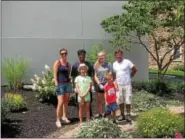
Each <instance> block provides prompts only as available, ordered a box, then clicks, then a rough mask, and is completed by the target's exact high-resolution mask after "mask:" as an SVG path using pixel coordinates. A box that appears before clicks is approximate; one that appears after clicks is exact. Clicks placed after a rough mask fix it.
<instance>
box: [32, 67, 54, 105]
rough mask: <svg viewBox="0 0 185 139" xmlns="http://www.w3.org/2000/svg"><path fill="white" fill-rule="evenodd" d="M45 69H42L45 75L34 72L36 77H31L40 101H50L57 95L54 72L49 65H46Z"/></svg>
mask: <svg viewBox="0 0 185 139" xmlns="http://www.w3.org/2000/svg"><path fill="white" fill-rule="evenodd" d="M44 68H45V71H42V75H43V77H39V76H38V75H36V74H34V79H33V78H31V82H32V83H33V88H32V89H33V90H35V91H36V92H37V94H36V98H38V99H39V101H42V102H43V101H50V100H51V99H53V97H55V85H54V82H53V73H52V71H51V69H50V67H49V66H48V65H45V67H44Z"/></svg>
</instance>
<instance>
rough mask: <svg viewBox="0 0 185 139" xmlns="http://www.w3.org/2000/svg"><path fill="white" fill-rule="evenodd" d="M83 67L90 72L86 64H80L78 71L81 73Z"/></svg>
mask: <svg viewBox="0 0 185 139" xmlns="http://www.w3.org/2000/svg"><path fill="white" fill-rule="evenodd" d="M81 67H86V69H87V70H88V69H89V68H88V67H87V65H85V64H84V63H82V64H80V65H79V66H78V71H80V68H81Z"/></svg>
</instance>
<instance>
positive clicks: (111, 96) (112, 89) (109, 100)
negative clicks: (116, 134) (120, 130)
mask: <svg viewBox="0 0 185 139" xmlns="http://www.w3.org/2000/svg"><path fill="white" fill-rule="evenodd" d="M105 78H106V80H107V84H106V85H105V87H104V91H105V93H104V97H105V104H106V107H105V114H106V115H107V114H109V113H112V118H113V122H116V111H117V109H118V105H117V103H116V99H117V97H116V93H117V91H118V87H117V85H116V83H114V80H113V75H112V73H107V74H106V76H105Z"/></svg>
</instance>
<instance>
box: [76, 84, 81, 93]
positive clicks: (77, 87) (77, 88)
mask: <svg viewBox="0 0 185 139" xmlns="http://www.w3.org/2000/svg"><path fill="white" fill-rule="evenodd" d="M75 87H76V90H77V94H79V95H80V94H81V93H80V88H79V86H78V83H77V82H76V83H75Z"/></svg>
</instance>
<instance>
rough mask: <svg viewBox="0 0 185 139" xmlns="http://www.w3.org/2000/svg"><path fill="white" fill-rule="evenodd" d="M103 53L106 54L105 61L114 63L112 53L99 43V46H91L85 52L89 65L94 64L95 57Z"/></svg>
mask: <svg viewBox="0 0 185 139" xmlns="http://www.w3.org/2000/svg"><path fill="white" fill-rule="evenodd" d="M101 51H105V52H106V60H107V61H108V62H113V61H114V53H113V50H112V49H111V48H110V49H108V48H105V46H104V45H103V44H102V43H100V44H95V45H93V46H92V48H91V50H90V51H89V52H87V60H88V61H89V62H91V63H95V62H96V60H97V55H98V53H99V52H101Z"/></svg>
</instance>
